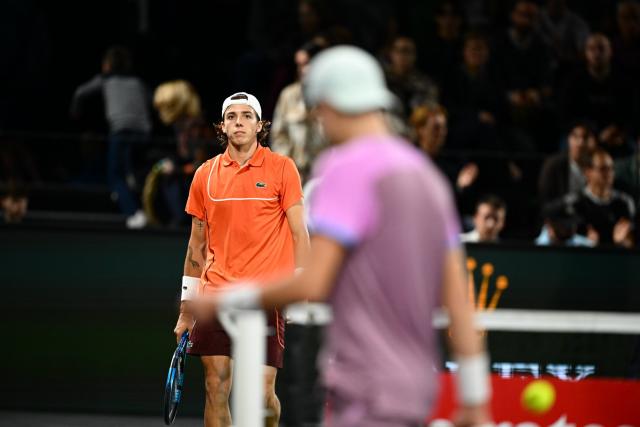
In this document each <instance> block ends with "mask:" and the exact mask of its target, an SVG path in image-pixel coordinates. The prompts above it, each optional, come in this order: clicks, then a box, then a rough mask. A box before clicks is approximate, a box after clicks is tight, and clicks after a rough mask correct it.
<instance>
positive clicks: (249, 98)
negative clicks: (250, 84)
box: [222, 92, 262, 120]
mask: <svg viewBox="0 0 640 427" xmlns="http://www.w3.org/2000/svg"><path fill="white" fill-rule="evenodd" d="M233 98H237V99H233ZM230 105H248V106H249V107H251V108H253V109H254V110H255V112H256V114H257V115H258V120H260V119H261V118H262V108H261V107H260V103H259V102H258V98H256V97H255V96H253V95H251V94H250V93H247V92H236V93H234V94H233V95H231V96H230V97H228V98H227V99H225V100H224V102H223V103H222V117H223V118H224V112H225V111H227V108H229V106H230Z"/></svg>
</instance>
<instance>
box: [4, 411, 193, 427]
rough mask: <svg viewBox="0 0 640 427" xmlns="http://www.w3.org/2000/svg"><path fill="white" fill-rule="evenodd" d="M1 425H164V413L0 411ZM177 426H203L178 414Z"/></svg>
mask: <svg viewBox="0 0 640 427" xmlns="http://www.w3.org/2000/svg"><path fill="white" fill-rule="evenodd" d="M0 426H1V427H5V426H7V427H8V426H11V427H152V426H153V427H157V426H164V421H163V419H162V414H160V413H159V414H158V415H157V416H155V417H148V416H124V415H108V414H64V413H48V412H5V411H0ZM173 426H177V427H196V426H198V427H201V426H202V419H201V418H188V417H187V418H185V417H180V416H178V417H177V418H176V420H175V422H174V423H173Z"/></svg>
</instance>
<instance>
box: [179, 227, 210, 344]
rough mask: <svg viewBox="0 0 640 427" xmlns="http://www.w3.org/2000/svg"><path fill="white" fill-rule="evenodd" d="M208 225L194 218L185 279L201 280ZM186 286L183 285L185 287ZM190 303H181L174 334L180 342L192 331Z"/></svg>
mask: <svg viewBox="0 0 640 427" xmlns="http://www.w3.org/2000/svg"><path fill="white" fill-rule="evenodd" d="M205 229H206V224H205V222H204V221H203V220H200V219H198V218H196V217H193V219H192V221H191V235H190V236H189V244H188V245H187V255H186V257H185V260H184V277H188V278H194V279H199V278H200V276H201V275H202V269H203V268H204V263H205V259H206V249H207V238H206V233H205ZM184 286H185V285H184V284H183V287H184ZM183 291H184V289H183ZM189 304H190V302H189V301H188V300H184V299H182V301H181V302H180V315H179V316H178V321H177V322H176V326H175V328H174V330H173V332H174V333H175V334H176V339H177V340H178V341H179V340H180V337H181V336H182V334H183V333H184V331H186V330H189V331H191V327H192V326H193V320H194V319H193V315H192V314H191V309H190V307H189Z"/></svg>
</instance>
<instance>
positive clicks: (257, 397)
mask: <svg viewBox="0 0 640 427" xmlns="http://www.w3.org/2000/svg"><path fill="white" fill-rule="evenodd" d="M220 320H221V323H222V325H223V326H224V328H225V329H226V330H227V332H228V333H229V336H230V337H231V340H232V348H233V350H232V357H233V363H234V368H233V383H232V384H233V386H232V388H231V403H232V412H233V414H232V419H233V425H234V426H235V427H259V426H263V425H264V415H265V411H264V397H263V393H264V365H265V363H266V353H267V349H266V339H265V338H266V335H267V320H266V316H265V314H264V312H263V311H261V310H238V311H234V312H233V314H232V315H230V314H228V313H220Z"/></svg>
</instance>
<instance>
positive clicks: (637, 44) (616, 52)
mask: <svg viewBox="0 0 640 427" xmlns="http://www.w3.org/2000/svg"><path fill="white" fill-rule="evenodd" d="M616 18H617V19H616V21H617V24H618V34H616V35H615V36H614V37H613V42H612V45H613V59H614V61H615V63H616V65H618V66H619V67H620V68H621V69H623V70H624V71H626V72H627V73H628V74H629V75H631V76H638V73H640V4H639V3H638V2H637V1H635V0H625V1H621V2H620V3H618V6H617V14H616Z"/></svg>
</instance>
